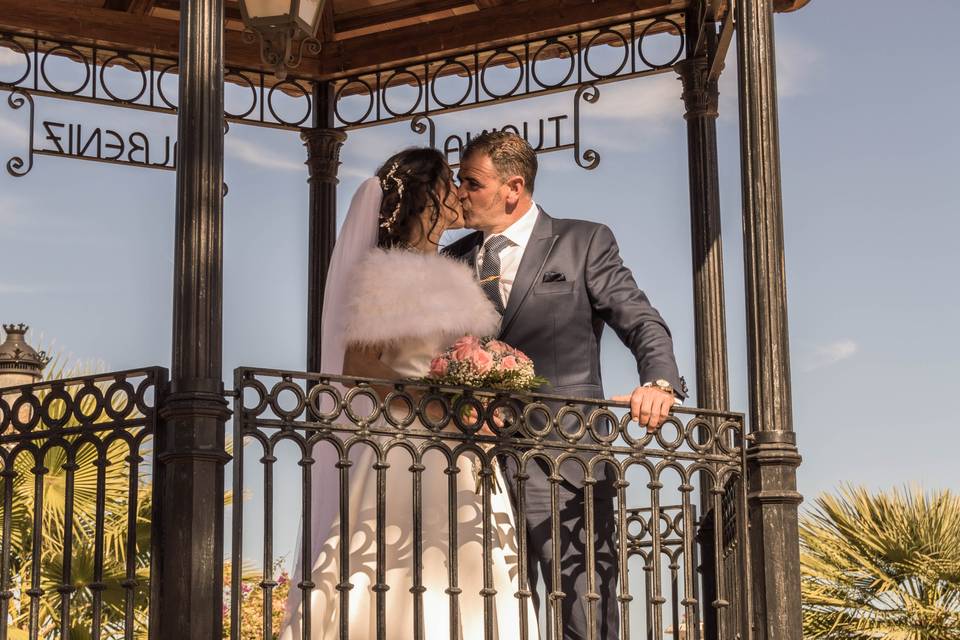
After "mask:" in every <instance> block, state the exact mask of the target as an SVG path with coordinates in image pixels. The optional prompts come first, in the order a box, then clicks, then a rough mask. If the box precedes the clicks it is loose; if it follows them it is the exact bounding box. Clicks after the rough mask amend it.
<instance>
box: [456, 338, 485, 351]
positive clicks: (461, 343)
mask: <svg viewBox="0 0 960 640" xmlns="http://www.w3.org/2000/svg"><path fill="white" fill-rule="evenodd" d="M479 346H480V338H478V337H477V336H470V335H467V336H463V337H462V338H460V339H459V340H457V341H456V342H454V343H453V348H454V349H459V348H460V347H479Z"/></svg>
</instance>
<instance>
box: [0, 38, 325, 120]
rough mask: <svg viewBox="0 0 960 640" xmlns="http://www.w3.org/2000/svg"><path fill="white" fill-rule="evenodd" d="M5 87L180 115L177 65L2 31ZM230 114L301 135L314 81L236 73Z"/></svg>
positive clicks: (228, 73) (228, 78) (0, 75)
mask: <svg viewBox="0 0 960 640" xmlns="http://www.w3.org/2000/svg"><path fill="white" fill-rule="evenodd" d="M0 52H4V53H5V57H6V58H7V59H8V63H7V64H5V65H4V66H3V67H0V89H4V90H8V91H16V90H19V91H20V92H23V93H31V94H33V95H34V96H47V97H53V98H64V99H69V100H79V101H83V102H92V103H97V104H112V105H116V106H121V107H127V108H131V109H143V110H147V111H156V112H165V113H176V110H177V89H178V86H177V60H176V59H175V58H168V57H162V56H156V55H145V54H141V53H135V52H132V51H124V50H121V49H114V48H105V47H100V46H87V45H82V44H75V43H69V42H54V41H50V40H44V39H41V38H37V37H35V36H31V35H27V34H19V33H3V32H0ZM65 61H69V62H72V63H73V65H71V66H70V71H71V72H73V71H74V70H75V69H77V68H79V69H81V70H82V73H81V74H80V76H81V80H80V81H77V80H71V81H69V82H72V84H68V81H67V80H65V79H63V78H61V77H60V76H62V75H64V74H62V73H59V71H60V70H62V68H63V65H64V62H65ZM224 81H225V82H227V83H228V85H227V86H228V87H229V90H228V92H227V96H226V105H225V116H226V118H227V119H228V120H229V121H232V122H243V123H246V124H252V125H259V126H265V127H274V128H280V129H297V128H300V127H303V126H309V124H310V122H311V117H312V115H313V98H312V93H313V81H312V80H309V79H306V78H303V77H296V76H290V77H288V78H287V79H285V80H283V81H282V82H277V81H276V80H275V79H274V78H273V76H272V75H270V74H268V73H265V72H261V71H256V70H251V69H240V68H235V67H228V68H226V69H224Z"/></svg>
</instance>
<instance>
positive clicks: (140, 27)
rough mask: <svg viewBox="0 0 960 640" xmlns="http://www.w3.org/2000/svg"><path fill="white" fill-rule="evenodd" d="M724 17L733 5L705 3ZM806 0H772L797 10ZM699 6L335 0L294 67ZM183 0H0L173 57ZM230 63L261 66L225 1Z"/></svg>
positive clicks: (109, 41)
mask: <svg viewBox="0 0 960 640" xmlns="http://www.w3.org/2000/svg"><path fill="white" fill-rule="evenodd" d="M707 2H709V3H710V4H711V5H712V6H714V7H716V8H717V9H718V10H723V9H724V8H725V5H726V0H707ZM808 2H809V0H774V4H775V6H776V8H777V10H778V11H793V10H795V9H798V8H800V7H802V6H804V5H805V4H807V3H808ZM691 4H692V0H328V2H327V6H326V8H325V15H324V19H323V25H322V27H321V33H320V36H319V37H320V40H321V41H322V42H323V48H322V51H321V53H320V55H319V56H317V57H316V58H308V59H306V60H304V62H303V64H302V65H301V67H300V68H299V69H297V75H298V76H304V77H310V78H314V79H328V78H338V77H345V76H350V75H354V74H358V73H361V72H366V71H370V70H373V69H377V68H383V67H390V66H395V65H397V64H402V63H407V62H413V61H418V60H423V59H425V58H427V57H436V56H440V55H444V54H447V53H454V52H461V51H465V50H472V49H474V48H475V47H484V46H491V45H492V46H501V45H509V44H512V43H516V42H519V41H522V40H527V39H530V38H531V37H545V36H550V35H556V34H559V33H563V32H569V31H574V30H580V29H589V28H594V27H598V26H603V25H607V24H611V23H614V22H620V21H622V22H626V21H629V20H634V19H642V18H644V17H647V16H651V15H656V14H662V13H665V12H681V11H683V10H684V9H686V8H687V7H688V6H689V5H691ZM179 11H180V0H0V30H3V31H15V32H19V33H24V34H29V35H37V36H41V37H43V38H49V39H51V40H65V41H69V42H75V43H80V44H98V45H101V46H107V47H116V48H118V49H122V50H126V51H132V52H137V53H152V54H156V55H162V56H172V57H176V56H177V53H178V41H179V25H178V18H179ZM225 22H226V24H225V27H226V32H225V44H224V47H225V54H226V63H227V65H228V66H233V67H239V68H246V69H261V68H263V64H262V63H261V61H260V57H259V52H258V47H257V45H256V44H250V43H248V42H246V41H244V39H243V38H242V36H241V32H242V30H243V24H242V22H241V20H240V11H239V8H238V4H237V2H236V1H235V0H226V21H225Z"/></svg>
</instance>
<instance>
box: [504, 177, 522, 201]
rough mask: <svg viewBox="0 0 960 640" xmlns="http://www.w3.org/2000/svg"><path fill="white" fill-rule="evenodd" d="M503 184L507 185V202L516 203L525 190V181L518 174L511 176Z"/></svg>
mask: <svg viewBox="0 0 960 640" xmlns="http://www.w3.org/2000/svg"><path fill="white" fill-rule="evenodd" d="M504 184H505V185H506V187H507V204H509V205H511V206H512V205H516V204H517V202H519V200H520V198H522V197H523V194H524V192H525V191H526V188H527V185H526V181H525V180H524V179H523V178H522V177H520V176H513V177H512V178H510V179H508V180H507V181H506V182H505V183H504Z"/></svg>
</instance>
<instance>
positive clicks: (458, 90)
mask: <svg viewBox="0 0 960 640" xmlns="http://www.w3.org/2000/svg"><path fill="white" fill-rule="evenodd" d="M682 24H683V18H682V15H680V14H675V13H670V14H664V15H661V16H657V17H654V18H648V19H644V20H637V21H632V22H626V23H619V24H614V25H610V26H607V27H602V28H598V29H592V30H586V31H573V32H570V33H566V34H563V35H559V36H553V37H550V38H540V39H531V40H528V41H526V42H524V43H522V44H520V45H516V46H511V47H499V48H492V49H486V50H477V51H470V52H464V53H459V54H452V55H450V56H446V57H442V58H438V59H434V60H430V61H427V62H420V63H417V64H409V65H402V66H397V67H393V68H387V69H381V70H378V71H376V72H374V73H370V74H365V75H358V76H351V77H347V78H341V79H338V80H337V81H336V83H337V87H336V104H337V107H336V119H337V124H339V125H342V126H343V127H344V128H346V129H348V130H349V129H356V128H361V127H369V126H374V125H378V124H384V123H387V122H395V121H398V120H405V119H409V118H412V117H416V116H430V115H436V114H438V113H449V112H452V111H458V110H463V109H472V108H476V107H482V106H487V105H490V104H495V103H502V102H507V101H511V100H517V99H520V98H527V97H532V96H538V95H548V94H551V93H557V92H561V91H572V90H574V89H576V88H578V87H580V86H582V85H599V84H603V83H607V82H613V81H619V80H626V79H629V78H636V77H640V76H646V75H652V74H656V73H662V72H665V71H669V70H670V69H671V68H672V67H673V65H674V63H676V62H677V61H678V60H680V58H681V57H682V55H683V51H684V35H683V28H682V26H681V25H682ZM664 34H672V35H675V40H676V48H675V49H673V48H672V47H671V51H670V52H668V53H665V54H663V53H661V54H660V56H661V57H657V55H655V54H654V53H653V52H652V50H651V49H652V48H653V47H651V46H650V45H651V41H652V40H653V38H654V36H662V35H664ZM645 45H647V46H646V47H645ZM604 47H609V49H608V51H619V52H620V53H619V56H616V55H615V56H613V57H614V60H612V61H611V60H606V61H605V63H604V66H601V61H600V60H598V58H599V54H600V51H601V49H602V48H604ZM591 56H593V57H591ZM551 65H552V66H553V68H550V66H551ZM454 85H459V87H457V86H454ZM448 92H449V93H450V94H451V95H448ZM401 105H402V106H401Z"/></svg>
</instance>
